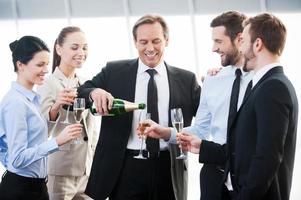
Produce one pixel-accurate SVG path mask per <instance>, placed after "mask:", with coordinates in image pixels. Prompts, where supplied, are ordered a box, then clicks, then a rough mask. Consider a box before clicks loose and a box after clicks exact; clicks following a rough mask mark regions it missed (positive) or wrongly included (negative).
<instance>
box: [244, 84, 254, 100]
mask: <svg viewBox="0 0 301 200" xmlns="http://www.w3.org/2000/svg"><path fill="white" fill-rule="evenodd" d="M252 85H253V82H252V80H251V81H250V82H249V84H248V86H247V89H246V92H245V95H244V100H243V102H244V101H245V99H246V98H247V96H249V94H250V93H251V90H252Z"/></svg>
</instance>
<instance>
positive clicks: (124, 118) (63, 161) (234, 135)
mask: <svg viewBox="0 0 301 200" xmlns="http://www.w3.org/2000/svg"><path fill="white" fill-rule="evenodd" d="M245 20H246V17H245V16H244V15H243V14H241V13H239V12H234V11H230V12H226V13H223V14H221V15H220V16H218V17H216V18H215V19H214V20H213V21H212V23H211V27H212V38H213V42H214V46H213V51H214V52H216V53H219V54H220V55H221V64H222V66H224V68H223V69H222V70H221V71H220V72H219V73H218V74H217V75H216V76H212V77H207V78H206V79H205V82H204V87H203V90H202V94H201V97H200V91H201V88H200V86H199V85H198V83H197V80H196V77H195V75H194V74H193V73H191V72H188V71H186V70H183V69H179V68H176V67H173V66H170V65H169V64H167V63H166V62H165V61H164V50H165V47H166V46H167V45H168V41H169V29H168V26H167V24H166V22H165V20H164V19H163V18H162V17H161V16H158V15H145V16H143V17H141V18H140V19H139V20H138V21H137V22H136V23H135V25H134V27H133V38H134V43H135V47H136V49H137V50H138V54H139V58H137V59H131V60H121V61H113V62H108V63H107V64H106V66H105V67H103V68H102V70H101V72H100V73H99V74H97V75H96V76H95V77H94V78H93V79H92V80H88V81H86V82H84V80H83V79H82V78H81V77H79V76H78V75H77V73H75V70H76V68H78V67H81V66H82V64H83V63H84V61H85V60H86V57H87V42H86V40H85V37H84V34H83V32H82V31H81V30H80V29H78V28H77V27H67V28H65V29H63V30H62V31H61V33H60V34H59V37H58V38H57V40H56V43H55V47H54V62H53V74H52V75H50V76H49V77H47V79H46V80H45V81H44V76H45V74H46V73H47V65H48V63H49V49H48V47H47V46H46V45H45V43H44V42H43V41H41V40H40V39H39V38H36V37H32V36H24V37H22V38H21V39H20V40H18V41H15V42H13V43H11V45H10V47H11V50H12V57H13V64H14V67H15V68H14V69H15V72H16V73H17V81H16V82H13V84H12V88H11V90H10V91H9V92H8V93H7V95H6V96H5V97H4V98H3V100H2V102H1V104H0V110H1V116H0V149H1V151H0V152H1V154H0V156H1V157H0V158H1V162H2V163H3V164H4V166H5V167H6V169H7V171H6V173H5V174H4V176H3V179H2V182H1V185H0V195H1V199H2V198H3V199H49V196H50V199H90V198H92V199H97V200H104V199H106V198H109V199H111V200H135V199H137V200H142V199H143V200H144V199H150V200H161V199H162V200H163V199H164V200H166V199H168V200H173V199H175V200H185V199H187V161H186V160H177V159H175V158H176V156H177V154H178V153H179V146H178V144H177V141H178V143H179V144H180V147H181V148H182V149H184V150H185V151H191V152H194V153H199V154H200V162H202V163H205V165H204V167H203V169H202V172H201V174H200V180H201V199H204V200H206V199H208V200H209V199H210V200H214V199H225V198H228V199H242V200H244V199H288V198H289V192H290V185H291V177H292V167H293V160H294V151H295V136H296V127H297V124H296V123H297V120H296V118H297V112H298V104H297V99H296V96H295V92H294V89H293V86H292V85H291V84H290V82H289V80H288V79H287V78H286V77H285V76H284V74H283V71H282V67H281V66H279V64H278V63H277V62H278V61H279V57H280V55H281V53H282V50H283V48H284V43H285V36H286V30H285V27H284V25H283V24H282V23H281V22H280V20H279V19H277V18H276V17H275V16H273V15H271V14H262V15H258V16H255V17H252V18H249V19H248V20H247V21H245ZM243 21H245V24H243ZM242 68H245V69H246V70H245V71H250V70H253V71H254V72H245V71H244V70H242ZM251 79H252V83H253V87H252V89H251V92H250V93H249V94H248V95H246V97H245V98H244V93H245V90H247V85H250V84H248V83H249V81H250V80H251ZM34 85H39V87H38V90H37V91H38V94H39V95H38V94H37V93H36V92H34V91H33V86H34ZM73 88H77V92H74V90H72V89H73ZM249 88H250V87H249ZM72 91H73V93H72ZM234 92H235V94H234ZM232 93H233V94H232ZM150 94H151V95H150ZM70 96H71V97H72V98H70ZM75 96H77V97H83V98H85V100H86V102H87V107H89V106H91V103H92V101H93V102H94V103H95V106H96V110H97V112H99V113H100V114H102V115H105V114H107V113H108V110H109V109H110V108H111V106H112V102H113V99H114V98H121V99H125V100H128V101H132V102H150V103H148V104H149V105H148V107H147V109H148V110H147V111H148V112H150V113H151V117H152V120H149V121H147V122H148V123H149V124H150V127H148V128H147V129H146V134H147V135H148V136H149V137H148V138H153V139H147V141H146V145H145V146H146V147H145V148H146V149H147V150H148V151H149V155H148V159H135V158H134V156H135V155H137V154H138V153H139V148H140V144H141V143H140V142H141V141H140V139H139V137H138V135H137V130H136V129H137V124H138V120H139V113H137V112H132V113H126V114H124V115H120V116H116V117H104V118H102V123H101V130H100V133H99V139H98V135H97V133H96V132H95V131H94V129H93V124H94V123H93V118H92V116H91V114H90V113H89V112H88V111H86V112H85V113H84V120H82V122H81V123H80V124H77V123H75V121H74V119H73V118H72V117H70V119H69V120H71V123H72V125H68V126H65V125H63V124H62V123H59V122H61V121H64V119H65V118H66V117H67V114H66V113H67V111H66V110H65V109H64V108H63V105H69V106H70V105H71V104H72V103H73V97H75ZM150 99H151V101H150ZM240 105H241V106H240ZM233 106H234V107H233ZM239 107H240V109H239ZM172 108H182V111H183V117H184V126H185V127H188V126H190V125H191V121H192V118H193V116H195V115H196V120H195V124H194V125H193V126H191V127H188V128H186V129H184V133H182V134H181V136H179V137H178V138H177V141H176V134H175V130H174V129H172V128H168V127H171V121H170V115H169V111H170V110H171V109H172ZM67 110H68V109H67ZM237 110H239V111H238V113H237ZM16 113H17V117H16ZM228 115H229V117H228ZM159 124H160V125H159ZM47 127H48V129H49V130H48V129H47ZM189 133H194V134H189ZM209 134H211V135H212V137H213V141H206V139H208V135H209ZM48 135H52V139H50V140H47V136H48ZM74 138H79V139H80V140H82V141H83V142H82V144H71V143H70V141H72V140H73V139H74ZM97 139H98V142H97V145H96V149H95V148H94V147H95V143H96V141H97ZM94 150H95V155H94V158H93V163H92V156H93V154H94ZM50 154H51V155H50ZM48 155H49V159H48V183H47V186H48V191H49V196H48V192H47V188H46V182H47V180H46V179H47V178H46V177H47V158H46V157H47V156H48ZM91 163H92V169H91V172H90V165H91ZM224 183H225V184H224ZM226 186H227V187H226Z"/></svg>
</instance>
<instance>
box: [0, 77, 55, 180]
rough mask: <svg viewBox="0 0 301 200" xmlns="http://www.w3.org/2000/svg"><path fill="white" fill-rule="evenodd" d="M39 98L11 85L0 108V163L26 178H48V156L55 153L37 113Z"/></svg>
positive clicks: (42, 118) (53, 141)
mask: <svg viewBox="0 0 301 200" xmlns="http://www.w3.org/2000/svg"><path fill="white" fill-rule="evenodd" d="M39 100H40V99H39V96H38V95H37V94H36V93H34V92H33V91H31V90H28V89H26V88H24V87H23V86H21V85H20V84H18V83H16V82H13V83H12V86H11V89H10V91H9V92H8V93H7V94H6V95H5V96H4V98H3V100H2V102H1V104H0V161H1V162H2V164H3V165H4V166H5V168H6V169H7V170H8V171H10V172H13V173H16V174H18V175H21V176H25V177H33V178H45V177H46V176H47V155H48V154H50V153H52V152H54V151H57V150H58V145H57V143H56V141H55V139H54V138H52V139H50V140H47V136H48V134H47V123H46V121H45V119H44V117H43V116H42V114H41V112H40V102H39Z"/></svg>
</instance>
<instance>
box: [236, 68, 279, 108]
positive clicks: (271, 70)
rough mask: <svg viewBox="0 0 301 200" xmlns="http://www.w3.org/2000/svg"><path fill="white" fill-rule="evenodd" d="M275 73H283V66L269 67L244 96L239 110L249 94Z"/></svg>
mask: <svg viewBox="0 0 301 200" xmlns="http://www.w3.org/2000/svg"><path fill="white" fill-rule="evenodd" d="M277 73H283V68H282V67H281V66H278V67H274V68H272V69H270V70H269V71H268V72H267V73H266V74H265V75H264V76H263V77H262V78H261V79H260V80H259V81H258V83H257V84H256V85H255V86H254V87H253V88H252V90H251V92H250V93H249V94H248V96H246V98H245V99H244V101H243V102H242V104H241V106H240V108H239V110H241V108H242V106H243V105H244V104H245V102H246V101H247V100H248V98H249V97H250V95H251V94H252V93H253V92H254V91H255V90H256V89H257V88H258V87H259V85H260V84H261V83H262V82H263V81H264V80H265V79H267V78H268V77H270V76H272V75H273V74H277Z"/></svg>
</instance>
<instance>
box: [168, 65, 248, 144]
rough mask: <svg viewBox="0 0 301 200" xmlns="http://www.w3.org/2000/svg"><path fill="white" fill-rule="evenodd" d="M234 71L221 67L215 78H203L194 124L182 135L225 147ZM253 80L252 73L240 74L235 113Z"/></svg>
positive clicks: (172, 137)
mask: <svg viewBox="0 0 301 200" xmlns="http://www.w3.org/2000/svg"><path fill="white" fill-rule="evenodd" d="M236 69H237V67H234V66H228V67H223V68H222V70H221V71H220V72H219V73H218V74H217V75H215V76H207V77H206V79H205V81H204V84H203V88H202V92H201V98H200V104H199V107H198V111H197V114H196V117H195V121H194V124H193V125H192V126H190V127H186V128H184V130H183V131H185V132H190V133H193V134H195V135H197V136H198V137H199V138H201V139H205V140H212V141H213V142H215V143H219V144H225V143H226V140H227V123H228V122H227V120H228V114H229V106H230V97H231V90H232V85H233V81H234V79H235V70H236ZM252 76H253V72H248V73H247V72H244V71H243V70H242V76H241V81H240V90H239V97H238V103H237V109H239V107H240V105H241V103H242V101H243V97H244V93H245V90H246V88H247V85H248V83H249V81H250V80H251V78H252ZM169 142H171V143H174V142H176V133H175V131H174V130H172V134H171V138H170V140H169Z"/></svg>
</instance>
